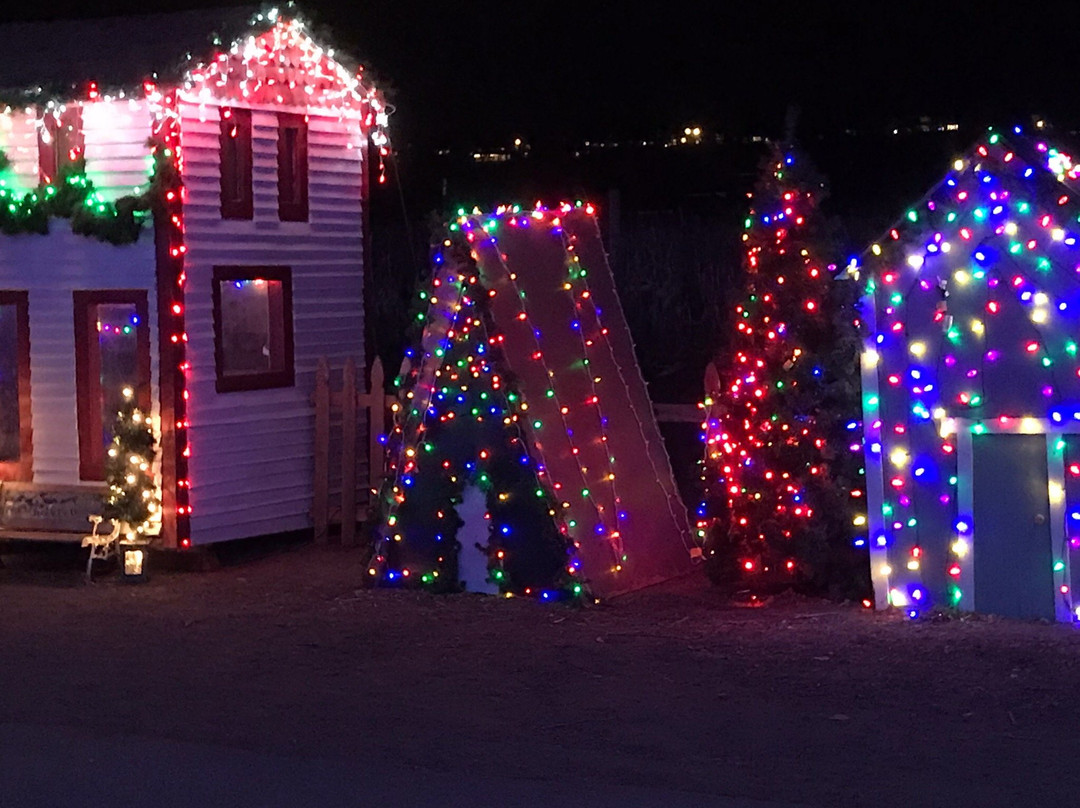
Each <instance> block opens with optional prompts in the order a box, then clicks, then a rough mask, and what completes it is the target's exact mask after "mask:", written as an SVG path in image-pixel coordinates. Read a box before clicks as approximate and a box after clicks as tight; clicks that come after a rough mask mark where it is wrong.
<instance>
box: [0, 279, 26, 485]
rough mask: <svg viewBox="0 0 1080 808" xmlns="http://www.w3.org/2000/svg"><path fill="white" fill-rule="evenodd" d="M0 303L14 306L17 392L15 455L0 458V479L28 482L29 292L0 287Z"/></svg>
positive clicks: (0, 304)
mask: <svg viewBox="0 0 1080 808" xmlns="http://www.w3.org/2000/svg"><path fill="white" fill-rule="evenodd" d="M0 306H14V307H15V331H16V337H15V343H16V345H15V352H16V356H15V368H16V377H17V378H16V385H17V386H18V395H19V459H18V460H8V461H0V480H6V481H11V482H16V481H17V482H30V481H31V480H32V479H33V473H34V472H33V469H34V431H33V424H32V423H31V417H32V414H33V413H32V408H31V405H30V401H31V399H30V296H29V293H27V292H7V291H0Z"/></svg>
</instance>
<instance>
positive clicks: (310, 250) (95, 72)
mask: <svg viewBox="0 0 1080 808" xmlns="http://www.w3.org/2000/svg"><path fill="white" fill-rule="evenodd" d="M215 14H217V15H218V16H215ZM226 16H232V19H222V18H221V16H220V12H214V13H208V12H178V13H175V14H157V15H147V16H145V17H135V18H116V19H105V20H84V21H71V22H57V23H43V24H38V23H34V24H13V25H5V26H0V35H2V38H3V40H4V41H5V42H7V43H15V44H14V45H13V47H12V49H11V50H12V52H11V53H8V54H7V55H6V56H4V57H3V59H4V60H6V61H5V63H2V64H0V83H3V84H8V83H11V82H12V81H15V82H16V83H17V84H18V85H19V86H21V87H32V88H33V92H32V93H28V94H25V95H19V94H11V93H8V94H7V95H6V96H4V98H5V101H0V151H2V152H3V154H4V155H5V156H6V158H7V161H6V162H7V163H8V167H7V168H6V169H2V170H0V182H2V183H3V187H2V188H0V190H3V189H6V190H7V192H8V194H9V197H8V198H9V199H12V198H14V199H18V198H20V197H21V196H22V194H24V193H26V192H29V191H32V190H33V189H34V188H35V187H38V186H39V184H42V183H46V184H47V183H52V182H55V181H57V179H58V178H59V177H60V176H61V174H62V173H63V170H64V165H65V163H69V162H71V161H73V160H76V159H78V158H84V159H85V176H86V177H87V178H88V179H89V180H90V181H92V182H93V184H94V186H95V188H96V190H97V191H98V193H99V195H100V198H101V199H102V200H103V201H104V203H109V202H113V203H115V202H116V201H117V200H119V199H121V198H122V197H123V196H124V195H125V194H131V193H133V192H134V191H142V192H145V191H146V188H147V187H148V180H149V174H150V171H151V170H152V168H153V166H154V159H153V158H152V156H151V149H152V148H153V149H156V150H158V161H159V162H158V164H159V165H165V166H166V167H167V168H171V169H172V170H174V171H175V174H172V175H168V176H173V177H174V178H178V182H177V181H175V180H174V181H173V182H171V183H160V184H157V185H156V187H155V189H154V190H152V191H151V192H150V198H151V202H152V215H146V216H145V220H144V223H143V226H142V232H141V233H140V234H139V236H138V238H137V239H136V240H135V242H134V243H129V244H123V245H119V246H117V245H114V244H109V243H105V242H103V241H101V240H98V239H95V238H94V237H92V236H86V235H77V234H76V233H75V232H73V228H72V224H71V223H69V222H68V221H66V220H64V219H59V218H54V219H52V220H51V221H50V225H49V232H48V234H47V235H41V234H37V233H17V234H12V235H0V354H3V355H2V356H0V416H2V419H3V421H2V423H0V480H2V488H0V490H2V492H3V495H2V498H0V538H5V537H6V538H16V537H17V538H59V537H61V536H66V535H68V534H71V533H73V532H78V531H84V530H85V527H86V524H87V523H86V514H87V512H88V510H89V509H90V508H91V506H92V504H93V502H94V500H95V497H97V496H98V495H99V493H100V491H101V490H102V479H103V469H104V466H103V452H104V445H105V436H106V434H107V432H108V429H109V426H110V425H111V417H112V413H114V412H115V410H116V402H117V399H116V396H118V395H119V391H120V389H121V388H122V387H123V386H124V385H126V384H131V385H134V386H135V388H136V390H137V396H138V398H139V399H140V401H141V402H142V404H143V406H144V407H147V408H149V409H150V410H151V412H152V413H153V415H154V417H155V418H156V419H157V421H156V423H157V424H159V436H160V452H159V456H160V472H159V479H160V484H161V496H162V502H163V506H164V507H163V519H162V526H161V539H160V541H161V543H162V545H163V546H165V547H171V548H183V547H188V546H192V545H199V544H206V543H211V542H219V541H227V540H231V539H238V538H245V537H251V536H258V535H264V534H269V533H276V532H283V531H291V530H301V529H305V528H307V527H309V526H310V519H311V517H310V510H311V498H312V477H313V474H312V446H313V437H312V430H313V410H312V405H311V401H310V396H311V391H312V388H313V385H314V373H315V368H316V362H317V360H318V359H319V358H320V357H327V358H328V360H329V361H330V362H331V364H334V365H340V364H342V363H343V362H344V361H345V360H346V359H348V358H353V359H354V360H356V361H357V362H358V363H360V366H361V367H363V364H362V363H363V361H364V321H363V311H364V306H363V302H364V301H363V292H364V240H365V235H366V233H365V230H366V228H365V218H366V217H365V210H366V199H367V191H368V185H367V178H368V176H369V174H370V170H371V167H370V166H369V162H378V161H379V159H380V155H381V154H384V153H385V135H384V126H385V123H386V109H385V107H384V105H383V103H382V101H381V99H380V97H379V96H378V94H377V93H376V92H375V91H374V89H373V88H372V87H371V86H370V84H368V82H367V81H366V80H365V79H364V78H363V76H362V74H361V73H360V72H359V71H357V70H354V69H348V68H346V67H344V66H343V65H342V64H341V62H340V61H339V59H338V58H335V57H334V54H333V51H331V50H329V49H326V48H323V47H322V46H320V45H319V43H317V42H315V41H314V40H313V39H312V38H311V36H310V34H309V33H308V31H307V29H306V28H305V26H304V25H303V24H302V23H301V22H299V21H298V20H296V19H294V18H291V17H269V16H266V15H255V16H254V17H253V16H251V12H250V11H249V10H232V11H230V12H229V13H228V14H227V15H226ZM230 26H231V27H232V28H233V29H234V30H237V31H238V35H237V36H236V38H235V39H233V38H224V39H222V38H221V35H222V32H223V31H225V30H228V29H229V28H230ZM240 31H243V33H239V32H240ZM212 35H216V36H217V37H218V39H219V41H221V42H223V43H225V44H221V45H218V46H217V47H214V46H212V45H211V44H210V43H211V36H212ZM104 41H111V42H117V43H119V42H123V43H125V48H126V47H127V43H131V47H130V50H127V51H125V50H124V48H118V49H107V50H106V49H103V48H102V46H101V44H100V43H101V42H104ZM58 52H59V53H64V54H65V59H63V60H57V59H56V58H55V54H56V53H58ZM187 52H190V53H191V54H193V57H191V58H189V59H188V60H187V61H186V62H184V61H183V59H184V56H185V53H187ZM43 55H44V56H48V59H47V60H46V59H44V56H43ZM180 63H183V65H184V66H183V67H182V69H180V70H173V68H174V65H176V64H180ZM170 70H173V72H170ZM35 71H38V72H35ZM155 71H156V72H155ZM43 87H44V88H46V91H45V92H43V91H42V90H41V88H43ZM369 154H371V155H372V156H371V157H370V158H369ZM162 175H163V176H167V174H166V173H165V172H163V174H162ZM104 215H108V212H106V214H104Z"/></svg>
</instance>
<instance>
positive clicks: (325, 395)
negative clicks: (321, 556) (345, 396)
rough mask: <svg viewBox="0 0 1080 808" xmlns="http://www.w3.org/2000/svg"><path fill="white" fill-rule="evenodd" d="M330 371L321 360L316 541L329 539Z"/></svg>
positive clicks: (313, 516) (317, 379)
mask: <svg viewBox="0 0 1080 808" xmlns="http://www.w3.org/2000/svg"><path fill="white" fill-rule="evenodd" d="M329 499H330V371H329V370H328V368H327V366H326V359H325V358H320V359H319V364H318V367H317V368H316V370H315V480H314V485H313V499H312V507H311V520H312V523H313V525H314V528H315V541H317V542H320V543H322V542H325V541H326V539H327V523H328V522H329V521H330V513H329V511H330V502H329Z"/></svg>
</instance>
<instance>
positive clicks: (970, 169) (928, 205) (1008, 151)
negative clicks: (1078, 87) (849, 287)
mask: <svg viewBox="0 0 1080 808" xmlns="http://www.w3.org/2000/svg"><path fill="white" fill-rule="evenodd" d="M1072 154H1080V152H1076V151H1069V150H1065V149H1063V148H1062V147H1061V144H1058V145H1057V146H1055V145H1054V144H1052V143H1050V142H1049V141H1048V140H1047V139H1046V138H1045V137H1043V136H1041V134H1040V135H1030V134H1025V133H1024V132H1023V130H1022V129H1021V128H1020V127H1019V126H1017V127H1014V128H1013V129H1012V130H1011V131H1009V132H1008V133H1002V132H995V131H994V130H989V131H988V132H987V134H986V136H985V137H983V138H980V139H979V140H978V141H977V142H976V143H975V144H973V145H972V146H971V148H970V149H969V150H968V151H967V153H966V154H964V155H963V156H962V157H959V158H957V159H956V160H954V161H953V163H952V165H951V166H950V170H949V171H948V173H946V174H945V176H943V177H942V179H941V180H940V181H939V182H938V183H937V184H936V185H935V186H934V187H933V188H931V189H930V190H929V191H928V192H927V193H926V194H925V195H924V196H923V197H922V199H920V200H919V201H918V202H916V203H915V204H914V205H912V206H911V207H910V208H908V210H907V211H906V212H905V214H904V216H903V217H902V218H901V219H900V220H899V221H898V222H897V223H896V224H894V225H893V226H892V227H891V228H889V230H888V232H886V233H885V234H883V235H882V237H881V238H880V239H878V241H877V242H875V243H874V244H872V245H870V246H869V247H868V248H867V255H866V259H865V268H866V269H868V270H869V271H870V272H871V273H874V272H881V271H885V270H887V269H888V268H889V267H890V266H893V265H895V264H896V263H897V259H898V258H899V259H902V260H903V261H908V260H911V261H914V260H916V259H914V258H911V252H912V250H916V251H918V250H919V248H918V242H919V241H920V240H923V239H926V238H927V233H928V232H929V234H930V235H929V238H930V240H929V241H925V243H924V244H922V248H923V249H922V250H921V252H923V253H924V255H923V257H924V258H925V257H926V256H927V255H932V254H934V253H936V252H937V249H938V248H937V247H936V246H935V244H934V241H933V240H934V239H937V240H938V241H940V240H942V239H943V238H944V235H943V234H944V233H947V232H948V231H952V230H956V231H958V230H959V228H960V226H961V225H960V223H959V222H958V220H957V219H955V218H950V217H949V213H950V211H953V209H954V207H955V203H956V196H957V194H958V193H962V192H963V190H962V189H963V185H964V183H965V182H966V181H970V180H971V178H972V176H974V177H975V178H976V179H977V181H978V182H980V183H981V184H984V185H986V184H992V185H993V186H994V190H992V192H991V193H992V194H993V193H996V192H997V190H996V189H997V188H998V186H999V185H1000V186H1001V188H1000V190H1001V191H1002V192H1004V193H1005V194H1006V197H1005V198H1008V199H1013V198H1022V199H1024V200H1026V201H1027V203H1028V205H1029V206H1032V207H1033V208H1035V207H1038V208H1045V213H1046V215H1049V216H1050V218H1051V220H1053V221H1056V222H1062V223H1063V224H1062V225H1061V226H1062V227H1066V226H1068V224H1072V226H1073V229H1074V230H1075V231H1080V228H1078V227H1076V223H1077V213H1078V212H1080V162H1077V163H1074V160H1073V157H1072V156H1071V155H1072ZM1017 182H1019V183H1021V184H1019V185H1014V183H1017ZM990 201H993V200H992V199H991V200H990ZM989 213H993V211H992V210H990V211H988V214H989ZM979 220H980V221H981V217H980V219H979ZM1041 226H1042V227H1043V228H1045V227H1047V226H1048V225H1046V224H1043V225H1041ZM988 235H989V234H988ZM994 235H1001V233H1000V232H998V233H994ZM1073 235H1074V236H1075V235H1076V233H1074V234H1073Z"/></svg>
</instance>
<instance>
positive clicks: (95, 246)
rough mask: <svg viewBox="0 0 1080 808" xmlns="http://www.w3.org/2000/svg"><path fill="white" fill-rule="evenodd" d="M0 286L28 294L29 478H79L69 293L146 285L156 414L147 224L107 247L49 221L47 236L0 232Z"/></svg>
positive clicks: (151, 246) (155, 358)
mask: <svg viewBox="0 0 1080 808" xmlns="http://www.w3.org/2000/svg"><path fill="white" fill-rule="evenodd" d="M0 289H10V290H25V291H27V292H28V293H29V314H30V318H29V319H30V396H31V411H32V416H31V420H32V425H33V435H34V448H33V480H34V482H35V483H42V484H64V485H70V484H76V483H78V482H79V435H78V428H77V425H76V389H75V324H74V302H73V297H72V292H74V291H76V290H97V289H145V290H146V294H147V301H148V302H149V303H150V305H149V323H148V327H149V330H150V378H151V394H152V401H153V410H152V412H153V415H154V417H155V419H156V418H157V416H158V349H157V312H156V310H155V307H154V305H153V301H154V299H155V286H154V243H153V238H152V237H151V234H150V232H149V230H147V231H146V232H144V233H143V234H142V236H141V237H140V239H139V241H138V242H136V243H135V244H132V245H128V246H124V247H114V246H111V245H108V244H104V243H101V242H98V241H94V240H93V239H89V238H86V237H84V236H78V235H75V234H74V233H72V232H71V230H70V229H69V227H68V223H67V222H65V221H59V220H54V221H53V222H52V227H51V232H50V233H49V235H47V236H39V235H23V236H8V237H0Z"/></svg>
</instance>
